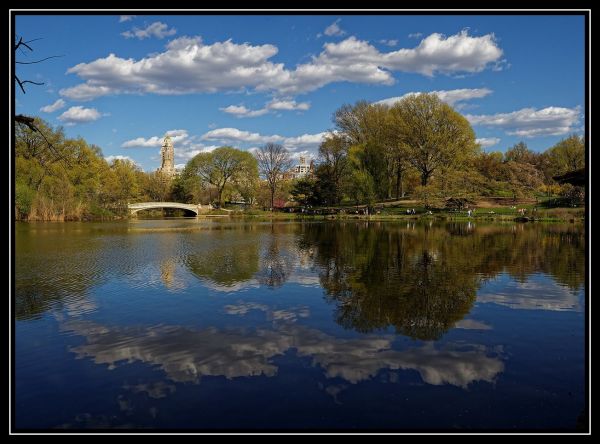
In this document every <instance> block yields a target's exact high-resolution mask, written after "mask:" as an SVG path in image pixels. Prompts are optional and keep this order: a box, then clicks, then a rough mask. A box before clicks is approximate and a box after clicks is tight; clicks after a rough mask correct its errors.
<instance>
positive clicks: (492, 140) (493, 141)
mask: <svg viewBox="0 0 600 444" xmlns="http://www.w3.org/2000/svg"><path fill="white" fill-rule="evenodd" d="M475 142H476V143H478V144H479V145H481V146H482V147H483V148H487V147H490V146H494V145H498V144H499V143H500V139H499V138H498V137H482V138H480V139H475Z"/></svg>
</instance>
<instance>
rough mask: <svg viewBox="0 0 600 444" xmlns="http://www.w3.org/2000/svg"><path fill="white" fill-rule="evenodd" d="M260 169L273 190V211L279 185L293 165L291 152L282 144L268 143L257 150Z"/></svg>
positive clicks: (270, 189) (271, 190)
mask: <svg viewBox="0 0 600 444" xmlns="http://www.w3.org/2000/svg"><path fill="white" fill-rule="evenodd" d="M256 159H257V160H258V170H259V172H260V174H261V176H263V177H264V178H265V179H266V181H267V183H268V185H269V191H270V192H271V211H272V210H273V204H274V199H275V191H277V185H278V184H279V183H280V182H281V181H282V180H283V175H284V173H285V172H286V171H287V170H289V169H290V168H291V167H292V159H291V158H290V153H289V152H288V150H286V149H285V148H284V147H283V146H282V145H279V144H277V143H267V144H265V145H264V146H263V147H261V148H260V149H259V150H258V151H257V152H256Z"/></svg>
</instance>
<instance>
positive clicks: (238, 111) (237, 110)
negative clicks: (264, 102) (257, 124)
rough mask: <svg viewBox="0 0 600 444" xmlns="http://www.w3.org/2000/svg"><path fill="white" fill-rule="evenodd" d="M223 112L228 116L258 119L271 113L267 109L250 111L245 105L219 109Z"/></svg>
mask: <svg viewBox="0 0 600 444" xmlns="http://www.w3.org/2000/svg"><path fill="white" fill-rule="evenodd" d="M219 109H220V110H221V111H223V112H224V113H227V114H233V115H234V116H236V117H258V116H263V115H265V114H267V113H268V112H269V110H268V109H267V108H261V109H255V110H252V109H248V108H246V107H245V106H244V105H229V106H226V107H225V108H219Z"/></svg>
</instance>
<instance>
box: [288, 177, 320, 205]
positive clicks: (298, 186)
mask: <svg viewBox="0 0 600 444" xmlns="http://www.w3.org/2000/svg"><path fill="white" fill-rule="evenodd" d="M315 191H316V183H315V180H314V179H310V178H308V177H302V178H300V179H298V180H297V181H295V182H294V185H293V186H292V191H291V193H290V194H291V195H292V196H293V197H294V199H295V200H296V202H298V203H299V204H300V205H308V204H315V203H317V202H316V200H317V196H316V192H315Z"/></svg>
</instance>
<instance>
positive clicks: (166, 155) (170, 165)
mask: <svg viewBox="0 0 600 444" xmlns="http://www.w3.org/2000/svg"><path fill="white" fill-rule="evenodd" d="M160 159H161V161H160V168H158V169H157V170H156V171H157V172H158V173H160V174H162V175H163V176H164V177H165V179H168V180H171V179H173V178H174V177H175V176H176V175H177V170H176V169H175V147H174V146H173V142H172V141H171V137H170V136H165V139H164V140H163V144H162V147H161V149H160Z"/></svg>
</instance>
